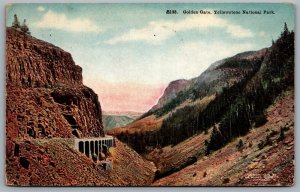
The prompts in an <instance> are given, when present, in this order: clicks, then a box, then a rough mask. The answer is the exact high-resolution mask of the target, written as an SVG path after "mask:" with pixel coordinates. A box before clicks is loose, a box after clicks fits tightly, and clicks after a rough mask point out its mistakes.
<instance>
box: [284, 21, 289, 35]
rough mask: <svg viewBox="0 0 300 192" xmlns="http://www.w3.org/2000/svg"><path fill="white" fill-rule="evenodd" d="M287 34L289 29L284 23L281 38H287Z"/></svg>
mask: <svg viewBox="0 0 300 192" xmlns="http://www.w3.org/2000/svg"><path fill="white" fill-rule="evenodd" d="M289 33H290V32H289V29H288V27H287V24H286V22H284V29H283V37H286V36H288V34H289Z"/></svg>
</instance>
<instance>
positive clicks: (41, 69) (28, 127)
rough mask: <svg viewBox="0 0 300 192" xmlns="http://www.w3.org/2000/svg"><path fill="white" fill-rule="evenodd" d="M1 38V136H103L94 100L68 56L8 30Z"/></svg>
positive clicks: (48, 44)
mask: <svg viewBox="0 0 300 192" xmlns="http://www.w3.org/2000/svg"><path fill="white" fill-rule="evenodd" d="M6 34H7V36H6V53H7V54H6V61H7V63H6V82H7V83H6V91H7V97H6V119H7V120H6V125H7V128H6V130H7V132H6V134H7V137H8V138H10V139H14V138H17V137H32V138H46V137H47V138H51V137H96V136H100V135H103V134H104V132H103V126H102V118H101V115H102V112H101V106H100V103H99V101H98V97H97V95H96V94H95V93H94V92H93V90H91V89H90V88H88V87H86V86H84V85H83V84H82V74H81V72H82V69H81V67H79V66H78V65H75V63H74V61H73V59H72V56H71V54H70V53H68V52H65V51H64V50H62V49H60V48H58V47H56V46H54V45H52V44H50V43H47V42H44V41H41V40H39V39H36V38H34V37H32V36H29V35H25V34H23V33H21V32H20V31H17V30H15V29H14V28H7V30H6Z"/></svg>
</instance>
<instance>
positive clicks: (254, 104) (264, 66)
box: [117, 27, 294, 154]
mask: <svg viewBox="0 0 300 192" xmlns="http://www.w3.org/2000/svg"><path fill="white" fill-rule="evenodd" d="M228 68H229V69H233V70H231V71H232V74H231V75H236V76H238V75H239V76H238V77H239V78H236V79H235V83H233V84H232V85H230V84H228V83H226V82H225V83H224V85H226V86H223V87H222V90H221V91H220V92H216V93H214V94H215V96H216V97H215V99H214V100H213V101H211V102H210V103H209V104H208V105H207V107H206V108H199V107H196V106H186V107H183V108H181V109H178V110H176V112H174V113H172V114H170V115H169V117H168V118H166V119H165V120H164V121H163V123H162V126H161V129H159V130H156V131H152V132H150V131H149V132H137V133H133V134H129V133H128V132H124V133H121V134H119V135H117V137H118V138H119V139H120V140H122V141H123V142H126V143H127V144H129V145H130V146H131V147H132V148H134V149H135V150H137V151H138V152H140V153H143V152H146V151H147V150H148V149H151V148H153V147H158V146H167V145H175V144H177V143H179V142H181V141H183V140H185V139H187V138H189V137H191V136H192V135H194V134H196V133H201V132H206V133H207V130H208V129H209V128H210V127H213V126H214V125H215V124H216V123H219V126H218V127H216V126H214V128H213V130H212V133H211V135H210V138H209V140H208V141H207V142H206V146H207V150H206V154H209V153H211V152H212V151H215V150H218V149H220V148H222V147H223V146H225V145H226V144H227V143H228V142H230V141H232V140H233V139H235V138H237V137H239V136H243V135H245V134H247V133H248V132H249V130H250V129H251V128H252V127H258V126H261V125H263V124H264V123H265V122H266V117H265V109H266V108H267V107H268V106H269V105H270V104H272V102H273V101H274V99H275V98H276V97H277V96H278V95H279V94H280V93H281V92H282V91H284V90H286V89H287V88H289V87H292V86H294V32H290V31H288V29H287V28H286V27H285V30H284V32H283V33H282V34H281V36H280V37H279V39H278V40H276V41H275V42H274V44H273V45H272V47H271V48H269V50H268V52H267V54H266V56H265V57H264V58H253V59H248V60H245V59H240V58H235V59H234V58H232V59H228V60H226V62H225V63H223V64H222V65H220V66H218V69H219V70H224V69H228ZM229 71H230V70H229ZM237 72H238V73H239V74H238V75H237V74H236V73H237ZM200 87H201V86H200ZM210 89H211V88H210ZM208 92H209V90H208V89H203V90H197V89H196V87H192V88H190V89H189V90H187V91H183V92H181V93H179V96H178V97H177V98H176V99H174V100H172V101H171V102H170V103H168V104H167V105H165V106H164V107H163V108H162V109H160V110H158V111H154V112H152V113H154V114H156V115H157V116H161V115H163V114H165V113H167V112H170V111H171V110H172V109H173V108H174V107H175V106H177V105H179V104H180V103H182V102H183V101H184V100H186V99H187V98H193V99H195V98H201V97H204V96H207V95H208Z"/></svg>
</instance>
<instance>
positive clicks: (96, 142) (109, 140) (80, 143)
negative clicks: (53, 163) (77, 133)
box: [75, 135, 115, 158]
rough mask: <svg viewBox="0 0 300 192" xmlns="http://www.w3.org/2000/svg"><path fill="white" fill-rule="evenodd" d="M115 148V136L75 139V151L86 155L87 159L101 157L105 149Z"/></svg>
mask: <svg viewBox="0 0 300 192" xmlns="http://www.w3.org/2000/svg"><path fill="white" fill-rule="evenodd" d="M114 146H115V141H114V137H113V136H108V135H106V136H105V137H94V138H78V139H75V149H76V150H79V151H80V152H81V153H83V154H85V155H86V156H87V157H90V158H91V157H92V155H93V154H95V155H97V158H98V156H99V153H100V152H101V150H102V149H103V148H104V147H107V149H108V148H110V147H114Z"/></svg>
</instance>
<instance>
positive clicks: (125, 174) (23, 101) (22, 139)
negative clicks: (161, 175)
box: [6, 28, 155, 186]
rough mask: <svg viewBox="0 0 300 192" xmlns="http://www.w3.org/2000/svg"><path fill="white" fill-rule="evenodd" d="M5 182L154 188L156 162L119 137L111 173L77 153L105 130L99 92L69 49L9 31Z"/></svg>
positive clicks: (18, 32)
mask: <svg viewBox="0 0 300 192" xmlns="http://www.w3.org/2000/svg"><path fill="white" fill-rule="evenodd" d="M6 37H7V38H6V45H7V46H6V60H7V63H6V83H7V84H6V183H7V185H14V186H16V185H17V186H128V185H130V186H136V185H150V184H151V183H152V181H153V179H154V172H155V166H154V165H153V164H152V163H150V162H148V161H146V160H144V159H143V158H141V156H140V155H139V154H137V153H136V152H135V151H133V150H131V149H130V148H128V147H127V146H126V145H124V144H123V143H121V142H119V141H118V140H117V142H116V143H117V144H116V147H113V148H110V154H111V158H112V159H113V170H111V171H105V170H104V169H103V168H101V167H99V166H97V165H96V164H95V163H94V162H93V161H92V160H91V159H89V158H87V157H86V156H85V155H83V154H81V153H80V152H78V151H77V150H74V139H73V138H77V137H79V138H80V137H99V136H103V135H104V130H103V125H102V111H101V106H100V103H99V101H98V97H97V95H96V94H95V93H94V91H93V90H92V89H90V88H88V87H86V86H84V85H83V84H82V74H81V68H80V67H79V66H77V65H75V63H74V61H73V59H72V56H71V54H70V53H67V52H65V51H64V50H62V49H60V48H58V47H56V46H54V45H52V44H50V43H47V42H44V41H41V40H38V39H36V38H34V37H32V36H30V35H25V34H23V33H22V32H20V31H18V30H15V29H14V28H7V29H6Z"/></svg>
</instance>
